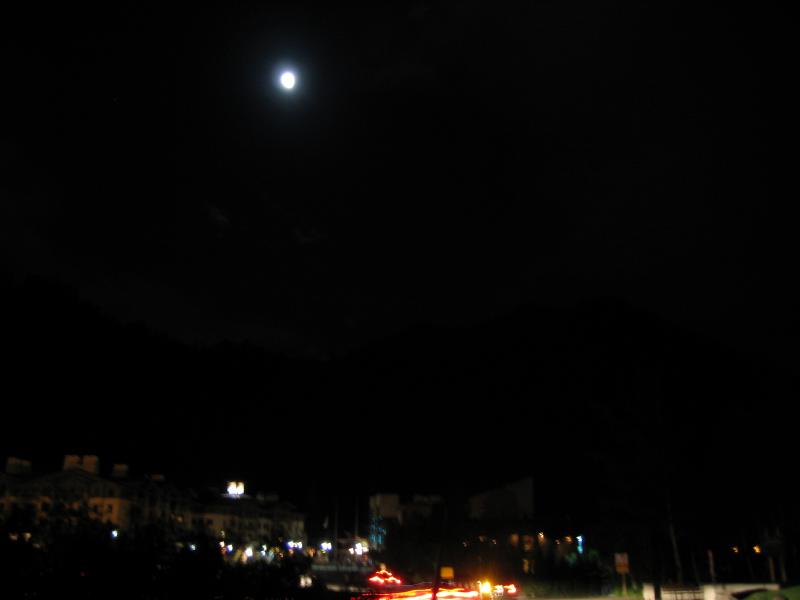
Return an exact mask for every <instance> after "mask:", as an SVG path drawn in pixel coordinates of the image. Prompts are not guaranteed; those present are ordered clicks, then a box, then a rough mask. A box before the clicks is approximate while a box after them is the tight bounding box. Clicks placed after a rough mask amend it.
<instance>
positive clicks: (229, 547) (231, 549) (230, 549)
mask: <svg viewBox="0 0 800 600" xmlns="http://www.w3.org/2000/svg"><path fill="white" fill-rule="evenodd" d="M228 552H233V544H228Z"/></svg>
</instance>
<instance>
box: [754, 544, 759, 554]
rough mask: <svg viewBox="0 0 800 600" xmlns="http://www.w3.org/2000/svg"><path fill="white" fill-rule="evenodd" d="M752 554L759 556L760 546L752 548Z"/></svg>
mask: <svg viewBox="0 0 800 600" xmlns="http://www.w3.org/2000/svg"><path fill="white" fill-rule="evenodd" d="M753 552H755V553H756V554H761V546H753Z"/></svg>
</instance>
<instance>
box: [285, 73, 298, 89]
mask: <svg viewBox="0 0 800 600" xmlns="http://www.w3.org/2000/svg"><path fill="white" fill-rule="evenodd" d="M296 81H297V80H296V78H295V76H294V73H292V72H291V71H285V72H284V73H283V74H282V75H281V85H282V86H283V87H284V88H285V89H287V90H290V89H292V88H293V87H294V84H295V83H296Z"/></svg>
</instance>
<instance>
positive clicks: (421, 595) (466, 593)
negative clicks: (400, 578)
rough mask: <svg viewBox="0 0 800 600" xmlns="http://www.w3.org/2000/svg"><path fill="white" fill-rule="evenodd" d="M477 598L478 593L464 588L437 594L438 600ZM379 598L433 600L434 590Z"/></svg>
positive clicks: (380, 596)
mask: <svg viewBox="0 0 800 600" xmlns="http://www.w3.org/2000/svg"><path fill="white" fill-rule="evenodd" d="M477 596H478V592H476V591H475V590H466V589H464V588H440V589H439V592H438V593H437V594H436V598H437V600H440V599H442V598H476V597H477ZM378 597H379V598H381V599H385V600H395V599H397V600H433V589H432V588H424V589H417V590H407V591H404V592H391V593H388V594H380V595H379V596H378Z"/></svg>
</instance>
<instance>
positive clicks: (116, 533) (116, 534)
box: [111, 529, 119, 539]
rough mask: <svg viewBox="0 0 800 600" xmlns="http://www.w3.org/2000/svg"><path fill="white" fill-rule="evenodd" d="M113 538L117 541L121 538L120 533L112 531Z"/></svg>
mask: <svg viewBox="0 0 800 600" xmlns="http://www.w3.org/2000/svg"><path fill="white" fill-rule="evenodd" d="M111 537H112V538H114V539H117V538H118V537H119V531H117V530H116V529H113V530H112V531H111Z"/></svg>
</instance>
